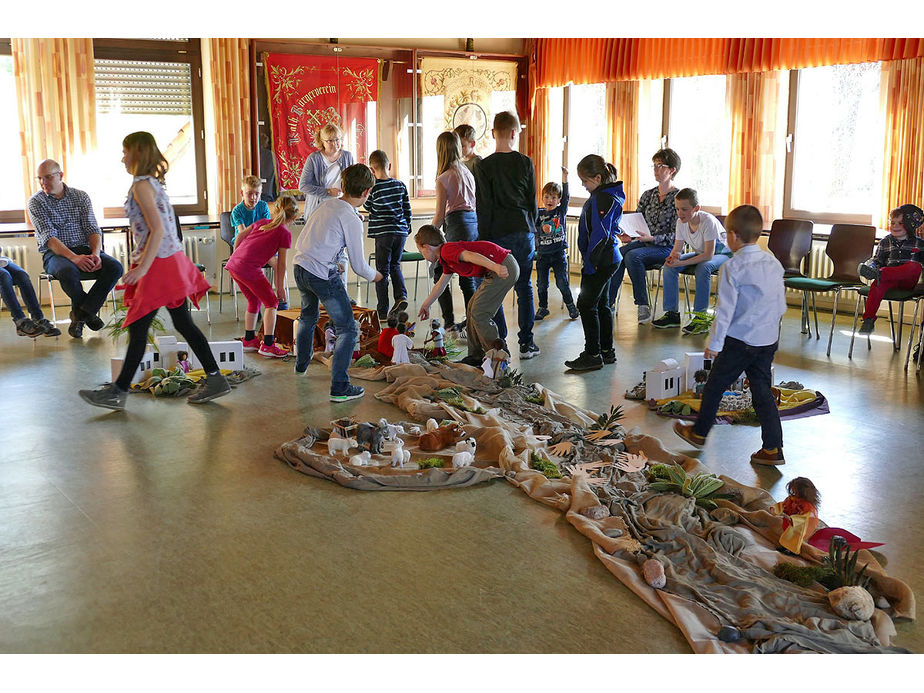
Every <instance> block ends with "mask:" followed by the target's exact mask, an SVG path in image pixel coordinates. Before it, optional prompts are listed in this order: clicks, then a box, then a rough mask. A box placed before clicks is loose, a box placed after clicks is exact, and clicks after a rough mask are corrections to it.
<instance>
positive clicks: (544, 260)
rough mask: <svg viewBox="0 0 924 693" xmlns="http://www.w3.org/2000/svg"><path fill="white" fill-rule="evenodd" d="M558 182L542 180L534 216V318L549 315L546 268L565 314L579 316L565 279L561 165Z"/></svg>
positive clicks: (563, 170) (565, 194)
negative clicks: (536, 294)
mask: <svg viewBox="0 0 924 693" xmlns="http://www.w3.org/2000/svg"><path fill="white" fill-rule="evenodd" d="M561 180H562V182H561V185H559V184H558V183H555V182H549V183H546V184H545V186H544V187H543V188H542V207H541V208H540V209H539V215H538V217H537V218H536V286H537V288H538V290H539V308H538V310H536V320H544V319H545V318H547V317H548V316H549V271H550V270H551V271H552V272H555V285H556V286H557V287H558V290H559V291H560V292H561V297H562V300H563V301H564V302H565V307H566V308H567V309H568V317H569V318H571V319H572V320H577V319H578V318H579V317H580V313H578V309H577V306H575V305H574V297H573V296H572V295H571V284H570V283H569V281H568V257H567V255H566V254H565V251H566V250H567V249H568V240H567V239H566V237H565V235H566V232H565V217H566V216H567V214H568V201H569V200H570V199H571V198H570V195H569V194H568V169H566V168H565V167H564V166H562V167H561Z"/></svg>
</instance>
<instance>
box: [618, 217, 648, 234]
mask: <svg viewBox="0 0 924 693" xmlns="http://www.w3.org/2000/svg"><path fill="white" fill-rule="evenodd" d="M619 230H620V231H622V232H623V233H625V234H626V235H628V236H631V237H632V238H638V237H639V236H650V235H651V231H649V230H648V223H647V222H646V221H645V217H644V216H642V213H641V212H629V213H628V214H623V215H622V218H620V220H619Z"/></svg>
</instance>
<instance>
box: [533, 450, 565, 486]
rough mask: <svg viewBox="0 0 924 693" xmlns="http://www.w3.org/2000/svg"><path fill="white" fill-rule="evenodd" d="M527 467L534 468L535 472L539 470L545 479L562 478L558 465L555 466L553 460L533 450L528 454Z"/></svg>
mask: <svg viewBox="0 0 924 693" xmlns="http://www.w3.org/2000/svg"><path fill="white" fill-rule="evenodd" d="M529 467H530V469H535V470H536V471H537V472H541V473H542V475H543V476H544V477H545V478H546V479H561V478H562V477H561V472H560V471H559V469H558V467H557V466H555V463H554V462H550V461H549V460H547V459H545V458H543V457H540V456H539V455H537V454H536V453H534V452H533V453H530V455H529Z"/></svg>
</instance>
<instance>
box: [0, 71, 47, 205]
mask: <svg viewBox="0 0 924 693" xmlns="http://www.w3.org/2000/svg"><path fill="white" fill-rule="evenodd" d="M0 103H2V104H3V108H0V161H5V162H6V166H5V168H4V172H3V185H0V209H11V210H12V209H22V208H23V195H24V189H23V180H22V175H23V174H22V166H21V165H20V161H21V160H22V157H21V156H20V149H19V119H18V117H17V115H16V82H15V81H14V79H13V57H12V56H10V55H0ZM36 189H38V186H37V185H36Z"/></svg>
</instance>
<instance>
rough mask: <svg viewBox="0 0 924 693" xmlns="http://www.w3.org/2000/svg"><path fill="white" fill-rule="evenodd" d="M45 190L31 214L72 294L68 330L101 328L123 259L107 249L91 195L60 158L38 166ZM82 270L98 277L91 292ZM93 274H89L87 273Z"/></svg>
mask: <svg viewBox="0 0 924 693" xmlns="http://www.w3.org/2000/svg"><path fill="white" fill-rule="evenodd" d="M37 177H38V181H39V185H41V188H42V189H41V190H40V191H39V192H37V193H35V194H34V195H33V196H32V197H31V198H29V205H28V210H29V218H30V219H31V220H32V226H34V227H35V241H36V243H38V251H39V252H40V253H41V254H42V264H43V266H44V267H45V272H46V273H48V274H51V275H53V276H54V277H55V278H56V279H57V280H58V281H59V282H61V288H62V289H64V293H66V294H67V295H68V296H69V297H70V299H71V325H70V327H68V328H67V333H68V334H69V335H70V336H71V337H73V338H74V339H80V338H81V337H82V336H83V326H84V325H85V324H86V326H87V327H89V328H90V329H91V330H94V331H95V330H100V329H102V327H103V321H102V320H100V318H99V315H97V313H99V309H100V308H101V307H102V305H103V303H105V301H106V295H107V294H108V293H109V292H110V291H112V287H114V286H115V284H116V282H117V281H118V280H119V277H121V276H122V271H123V270H122V264H121V263H120V262H119V261H118V260H116V259H115V258H114V257H111V256H109V255H106V253H104V252H103V251H102V247H103V234H102V232H100V229H99V224H97V223H96V217H95V216H94V215H93V208H92V206H91V205H90V196H89V195H87V194H86V193H85V192H84V191H83V190H77V189H76V188H71V187H68V186H67V185H65V184H64V174H63V173H62V172H61V166H59V165H58V162H56V161H52V160H51V159H46V160H45V161H43V162H42V163H41V164H39V167H38V176H37ZM81 274H83V275H84V276H86V275H88V274H89V275H93V278H94V279H95V280H96V281H95V282H94V284H93V286H92V287H91V288H90V291H89V292H84V290H83V286H82V285H81V284H80V280H81ZM87 278H88V279H89V277H87Z"/></svg>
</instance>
